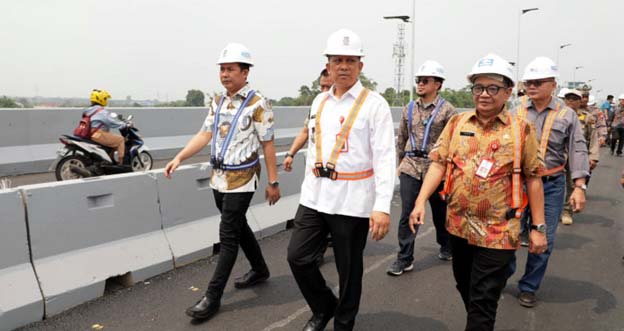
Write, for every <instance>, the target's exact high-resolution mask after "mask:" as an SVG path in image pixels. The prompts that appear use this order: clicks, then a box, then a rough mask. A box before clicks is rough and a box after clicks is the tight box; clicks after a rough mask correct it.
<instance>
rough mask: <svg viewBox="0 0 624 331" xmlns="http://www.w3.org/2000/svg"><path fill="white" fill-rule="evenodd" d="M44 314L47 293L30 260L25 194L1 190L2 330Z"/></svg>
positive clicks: (40, 317)
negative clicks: (45, 293) (42, 288)
mask: <svg viewBox="0 0 624 331" xmlns="http://www.w3.org/2000/svg"><path fill="white" fill-rule="evenodd" d="M42 318H43V297H42V295H41V290H40V288H39V283H38V282H37V278H36V277H35V273H34V270H33V267H32V265H31V263H30V256H29V251H28V236H27V232H26V215H25V213H24V204H23V202H22V195H21V194H20V192H19V191H18V190H0V330H12V329H14V328H17V327H19V326H22V325H24V324H28V323H31V322H35V321H39V320H41V319H42Z"/></svg>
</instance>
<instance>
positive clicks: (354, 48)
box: [323, 29, 364, 57]
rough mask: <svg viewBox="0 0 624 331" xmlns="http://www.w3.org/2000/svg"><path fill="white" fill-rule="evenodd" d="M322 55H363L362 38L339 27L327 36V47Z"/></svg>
mask: <svg viewBox="0 0 624 331" xmlns="http://www.w3.org/2000/svg"><path fill="white" fill-rule="evenodd" d="M323 55H347V56H360V57H364V49H363V48H362V39H360V37H359V36H358V35H357V34H355V32H353V31H351V30H348V29H340V30H338V31H336V32H334V33H332V34H331V35H330V36H329V38H327V47H325V51H324V52H323Z"/></svg>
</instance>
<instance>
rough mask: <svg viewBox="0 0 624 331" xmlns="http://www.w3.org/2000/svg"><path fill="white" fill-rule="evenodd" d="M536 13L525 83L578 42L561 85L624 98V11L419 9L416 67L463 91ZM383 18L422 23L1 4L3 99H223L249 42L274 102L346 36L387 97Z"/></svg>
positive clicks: (318, 8)
mask: <svg viewBox="0 0 624 331" xmlns="http://www.w3.org/2000/svg"><path fill="white" fill-rule="evenodd" d="M531 7H539V11H536V12H530V13H527V14H525V15H523V16H522V17H521V31H520V42H521V44H520V45H521V46H520V68H521V72H522V70H524V66H525V65H526V64H527V63H528V61H530V60H531V59H532V58H534V57H536V56H549V57H551V58H552V59H553V60H556V58H557V49H558V48H559V45H562V44H566V43H571V44H572V46H570V47H567V48H565V49H563V50H562V51H561V52H560V67H561V71H562V81H568V80H572V77H573V73H574V67H576V66H583V68H582V69H579V70H577V71H576V78H577V80H589V79H595V81H593V82H592V85H594V93H595V92H596V90H598V89H602V90H603V92H601V93H600V94H601V96H600V99H602V98H604V97H605V96H606V94H607V93H610V94H615V95H616V97H617V95H619V94H621V93H624V79H622V78H623V77H624V70H623V66H624V64H623V63H622V56H623V55H624V44H623V43H622V42H621V41H619V42H618V40H621V39H622V38H621V33H622V31H624V29H623V28H624V23H623V22H624V19H622V17H623V15H624V2H623V1H616V0H612V1H607V0H593V1H587V0H586V1H580V0H550V1H543V0H542V1H537V0H525V1H516V0H514V1H508V0H470V1H459V0H455V1H450V0H416V11H417V15H416V24H415V25H416V35H415V37H416V40H417V42H416V52H415V56H414V59H415V63H416V65H417V66H418V65H419V64H420V63H422V62H423V61H425V60H427V59H434V60H437V61H439V62H440V63H442V65H444V66H445V67H446V70H447V73H448V80H447V82H446V86H447V87H451V88H460V87H462V86H464V85H466V80H465V76H466V73H467V72H468V71H469V70H470V68H471V66H472V65H473V64H474V63H475V61H476V60H477V59H478V58H479V57H481V56H483V55H485V54H487V53H490V52H494V53H498V54H499V55H501V56H503V57H504V58H506V59H507V60H509V61H516V45H517V36H518V13H519V10H520V8H531ZM384 15H410V16H412V2H411V1H409V0H383V1H371V0H333V1H329V0H318V1H284V0H282V1H278V0H256V1H238V0H227V1H225V0H222V1H207V0H176V1H173V0H106V1H102V0H99V1H93V0H0V95H12V96H34V95H35V94H36V93H38V95H41V96H61V97H85V96H87V95H88V93H89V92H90V90H91V89H92V88H104V89H108V90H109V91H110V92H111V94H112V95H113V98H114V99H123V98H125V97H126V96H127V95H131V96H132V97H133V99H148V98H149V99H153V98H156V97H159V98H160V99H161V100H165V99H166V98H168V99H169V100H174V99H182V98H184V96H185V95H186V91H187V90H189V89H194V88H195V89H201V90H202V91H204V92H213V91H219V90H221V86H220V84H219V80H218V70H217V69H218V68H217V66H216V65H215V62H216V60H217V58H218V55H219V52H220V51H221V49H222V48H223V47H224V46H225V45H226V44H227V43H228V42H240V43H243V44H245V45H247V47H248V48H249V49H250V50H251V52H252V55H253V57H254V59H255V62H256V66H255V67H254V68H253V69H252V72H251V75H250V82H251V83H252V85H253V86H254V87H255V88H257V89H259V90H261V91H262V92H263V93H264V94H265V95H266V96H267V97H270V98H273V99H278V98H280V97H283V96H296V95H297V91H298V89H299V87H300V86H301V85H302V84H310V82H311V81H312V80H313V79H314V78H315V77H316V75H317V74H318V72H319V71H320V70H321V69H322V68H323V67H324V64H325V58H324V57H323V56H322V55H321V53H322V51H323V49H324V47H325V41H326V39H327V37H328V35H329V34H330V33H331V32H333V31H335V30H337V29H339V28H342V27H346V28H349V29H352V30H353V31H355V32H356V33H358V34H359V35H360V36H361V37H362V39H363V42H364V48H365V52H366V57H365V59H364V63H365V65H364V73H366V74H367V75H368V76H369V77H371V78H373V79H374V80H376V81H377V82H378V83H379V87H378V90H381V91H383V90H384V89H385V88H386V87H389V86H392V85H393V72H394V68H393V66H394V64H393V59H392V45H393V43H394V42H395V41H396V34H397V33H396V31H397V22H398V21H385V20H383V19H382V16H384ZM406 28H407V29H406V32H407V36H406V37H407V40H408V42H410V43H411V40H412V38H411V29H410V26H409V25H408V26H407V27H406ZM407 51H408V56H407V59H408V61H407V64H406V68H405V69H406V72H407V73H408V74H409V71H410V64H409V63H410V60H409V59H410V58H411V55H410V54H409V52H410V51H411V48H410V47H409V46H408V48H407ZM617 54H619V56H618V55H617ZM410 81H411V80H410V79H406V80H405V83H404V86H405V84H407V83H408V82H410Z"/></svg>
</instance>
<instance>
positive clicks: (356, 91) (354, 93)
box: [329, 79, 364, 100]
mask: <svg viewBox="0 0 624 331" xmlns="http://www.w3.org/2000/svg"><path fill="white" fill-rule="evenodd" d="M334 88H335V86H332V88H331V90H329V95H331V96H332V98H334V99H335V100H339V99H338V98H337V97H336V95H335V94H334ZM362 89H364V86H362V83H361V82H360V80H359V79H358V80H357V82H355V84H354V85H353V86H351V88H350V89H349V90H348V91H347V93H345V94H344V95H343V96H342V98H343V99H344V97H345V96H346V95H350V96H351V97H352V98H353V99H357V97H358V95H360V92H362Z"/></svg>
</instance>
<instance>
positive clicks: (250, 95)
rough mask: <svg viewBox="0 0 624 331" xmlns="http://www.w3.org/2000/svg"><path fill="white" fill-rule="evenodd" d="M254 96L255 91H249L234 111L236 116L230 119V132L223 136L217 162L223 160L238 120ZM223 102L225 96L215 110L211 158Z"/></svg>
mask: <svg viewBox="0 0 624 331" xmlns="http://www.w3.org/2000/svg"><path fill="white" fill-rule="evenodd" d="M255 94H256V92H255V91H253V90H251V91H249V93H247V97H246V98H245V101H243V103H241V105H240V107H238V110H237V111H236V115H234V119H232V123H231V124H230V130H228V133H227V135H226V136H225V140H224V141H223V144H222V145H221V150H220V151H219V155H218V157H217V160H219V161H222V160H223V158H224V156H225V152H227V149H228V147H229V146H230V142H231V141H232V137H233V136H234V131H236V130H235V129H236V125H237V123H238V118H239V117H240V115H241V114H242V113H243V109H245V107H247V104H248V103H249V101H250V100H251V99H252V98H253V97H254V95H255ZM224 100H225V96H222V97H221V101H220V102H219V106H218V107H217V110H216V112H215V119H214V124H213V129H212V146H211V148H210V155H212V156H213V157H215V156H216V155H215V152H216V149H217V134H218V128H219V118H220V113H221V107H222V106H223V101H224Z"/></svg>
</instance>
